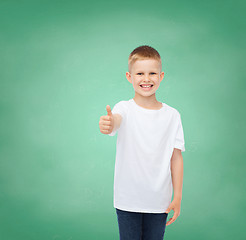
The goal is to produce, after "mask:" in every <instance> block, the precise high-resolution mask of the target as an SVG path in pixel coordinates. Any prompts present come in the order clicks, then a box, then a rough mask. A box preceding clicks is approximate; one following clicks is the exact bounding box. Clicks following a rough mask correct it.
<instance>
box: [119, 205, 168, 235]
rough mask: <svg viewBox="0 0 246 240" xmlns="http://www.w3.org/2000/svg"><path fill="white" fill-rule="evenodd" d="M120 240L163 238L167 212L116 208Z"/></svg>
mask: <svg viewBox="0 0 246 240" xmlns="http://www.w3.org/2000/svg"><path fill="white" fill-rule="evenodd" d="M116 214H117V220H118V227H119V234H120V240H163V238H164V233H165V229H166V221H167V215H168V213H140V212H128V211H123V210H120V209H118V208H116Z"/></svg>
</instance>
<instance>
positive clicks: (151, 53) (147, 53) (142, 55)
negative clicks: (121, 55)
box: [128, 45, 162, 72]
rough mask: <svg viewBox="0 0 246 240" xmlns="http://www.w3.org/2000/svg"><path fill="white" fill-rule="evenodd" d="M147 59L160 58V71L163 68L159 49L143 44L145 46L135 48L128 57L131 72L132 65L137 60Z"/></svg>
mask: <svg viewBox="0 0 246 240" xmlns="http://www.w3.org/2000/svg"><path fill="white" fill-rule="evenodd" d="M145 59H155V60H158V61H159V63H160V71H161V70H162V63H161V56H160V54H159V53H158V52H157V50H156V49H154V48H152V47H150V46H148V45H143V46H139V47H137V48H135V49H134V50H133V51H132V52H131V53H130V55H129V58H128V71H129V72H131V70H132V65H133V64H134V63H135V62H136V61H137V60H145Z"/></svg>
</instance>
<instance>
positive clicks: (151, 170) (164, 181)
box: [108, 99, 185, 213]
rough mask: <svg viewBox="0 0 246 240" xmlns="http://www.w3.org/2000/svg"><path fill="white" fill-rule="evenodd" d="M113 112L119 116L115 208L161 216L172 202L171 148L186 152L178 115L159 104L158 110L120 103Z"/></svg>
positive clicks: (124, 102) (165, 105) (174, 110)
mask: <svg viewBox="0 0 246 240" xmlns="http://www.w3.org/2000/svg"><path fill="white" fill-rule="evenodd" d="M112 113H113V114H115V113H119V114H121V116H122V122H121V125H120V128H119V129H117V130H116V131H113V132H112V133H111V134H108V135H109V136H114V135H115V134H116V133H117V134H118V136H117V145H116V159H115V172H114V207H115V208H118V209H121V210H126V211H133V212H146V213H164V212H165V211H166V209H167V208H168V206H169V204H170V203H171V198H172V191H173V190H172V178H171V169H170V163H171V162H170V160H171V157H172V153H173V150H174V148H178V149H181V151H182V152H184V151H185V147H184V134H183V127H182V123H181V117H180V114H179V112H178V111H177V110H176V109H175V108H173V107H170V106H168V105H167V104H165V103H162V108H161V109H159V110H152V109H146V108H143V107H141V106H139V105H138V104H137V103H136V102H135V101H134V99H130V100H128V101H120V102H118V103H117V104H115V106H114V107H113V109H112Z"/></svg>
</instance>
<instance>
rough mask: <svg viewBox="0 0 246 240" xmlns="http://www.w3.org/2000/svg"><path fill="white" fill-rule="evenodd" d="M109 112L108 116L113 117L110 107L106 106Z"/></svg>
mask: <svg viewBox="0 0 246 240" xmlns="http://www.w3.org/2000/svg"><path fill="white" fill-rule="evenodd" d="M106 109H107V112H108V116H112V115H113V114H112V112H111V108H110V106H109V105H107V106H106Z"/></svg>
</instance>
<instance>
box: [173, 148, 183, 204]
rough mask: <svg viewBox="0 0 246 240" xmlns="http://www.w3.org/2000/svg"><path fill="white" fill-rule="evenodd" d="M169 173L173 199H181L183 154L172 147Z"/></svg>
mask: <svg viewBox="0 0 246 240" xmlns="http://www.w3.org/2000/svg"><path fill="white" fill-rule="evenodd" d="M171 174H172V184H173V191H174V194H173V199H178V200H180V201H181V199H182V186H183V156H182V153H181V150H180V149H177V148H174V150H173V155H172V158H171Z"/></svg>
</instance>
